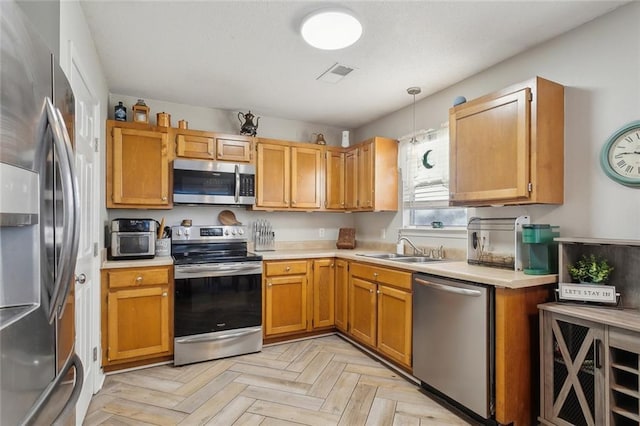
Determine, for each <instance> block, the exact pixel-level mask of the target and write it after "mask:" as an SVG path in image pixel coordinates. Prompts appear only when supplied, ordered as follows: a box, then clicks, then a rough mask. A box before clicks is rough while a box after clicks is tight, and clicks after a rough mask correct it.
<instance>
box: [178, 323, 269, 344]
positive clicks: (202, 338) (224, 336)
mask: <svg viewBox="0 0 640 426" xmlns="http://www.w3.org/2000/svg"><path fill="white" fill-rule="evenodd" d="M260 331H261V328H260V327H255V328H252V329H250V330H243V331H238V332H234V333H227V334H221V335H219V336H210V335H205V336H192V337H183V338H181V339H176V341H175V343H181V344H182V343H200V342H214V341H216V340H225V339H232V338H234V337H242V336H246V335H248V334H254V333H259V332H260Z"/></svg>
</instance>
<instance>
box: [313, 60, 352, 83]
mask: <svg viewBox="0 0 640 426" xmlns="http://www.w3.org/2000/svg"><path fill="white" fill-rule="evenodd" d="M351 71H353V68H350V67H347V66H345V65H340V64H339V63H337V62H336V63H335V64H333V65H332V66H331V67H330V68H329V69H328V70H326V71H325V72H323V73H322V74H320V75H319V76H318V78H316V80H320V81H324V82H325V83H337V82H339V81H340V80H342V79H343V78H345V77H346V76H347V75H348V74H349V73H350V72H351Z"/></svg>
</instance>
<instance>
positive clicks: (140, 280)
mask: <svg viewBox="0 0 640 426" xmlns="http://www.w3.org/2000/svg"><path fill="white" fill-rule="evenodd" d="M136 282H138V283H141V282H142V275H138V276H137V277H136Z"/></svg>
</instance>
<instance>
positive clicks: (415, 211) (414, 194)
mask: <svg viewBox="0 0 640 426" xmlns="http://www.w3.org/2000/svg"><path fill="white" fill-rule="evenodd" d="M412 139H414V138H412V137H411V136H405V137H402V138H400V159H401V160H400V161H401V165H404V167H402V166H401V168H402V169H403V197H402V198H403V207H404V211H405V220H404V225H405V226H407V225H408V226H432V223H433V222H442V224H443V225H444V226H445V227H466V226H467V210H466V209H465V208H455V207H448V205H449V129H448V128H446V127H444V128H441V129H440V130H433V129H431V130H421V131H419V132H416V135H415V139H414V140H413V141H412Z"/></svg>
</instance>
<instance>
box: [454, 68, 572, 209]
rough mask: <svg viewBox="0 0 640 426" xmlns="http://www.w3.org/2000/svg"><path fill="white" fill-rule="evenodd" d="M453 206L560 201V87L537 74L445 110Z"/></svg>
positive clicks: (562, 159) (562, 156) (562, 167)
mask: <svg viewBox="0 0 640 426" xmlns="http://www.w3.org/2000/svg"><path fill="white" fill-rule="evenodd" d="M449 134H450V141H449V146H450V154H449V162H450V164H449V166H450V167H449V170H450V183H449V190H450V202H451V204H452V205H459V206H476V205H489V204H532V203H545V204H562V202H563V200H564V184H563V182H564V171H563V170H564V87H563V86H561V85H559V84H557V83H554V82H551V81H549V80H545V79H543V78H540V77H536V78H534V79H531V80H529V81H526V82H524V83H521V84H516V85H513V86H511V87H508V88H506V89H504V90H500V91H498V92H495V93H492V94H489V95H486V96H483V97H481V98H478V99H475V100H472V101H469V102H466V103H464V104H460V105H458V106H455V107H453V108H451V109H450V110H449Z"/></svg>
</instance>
